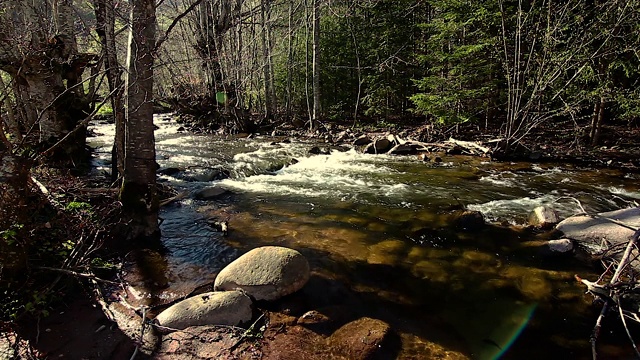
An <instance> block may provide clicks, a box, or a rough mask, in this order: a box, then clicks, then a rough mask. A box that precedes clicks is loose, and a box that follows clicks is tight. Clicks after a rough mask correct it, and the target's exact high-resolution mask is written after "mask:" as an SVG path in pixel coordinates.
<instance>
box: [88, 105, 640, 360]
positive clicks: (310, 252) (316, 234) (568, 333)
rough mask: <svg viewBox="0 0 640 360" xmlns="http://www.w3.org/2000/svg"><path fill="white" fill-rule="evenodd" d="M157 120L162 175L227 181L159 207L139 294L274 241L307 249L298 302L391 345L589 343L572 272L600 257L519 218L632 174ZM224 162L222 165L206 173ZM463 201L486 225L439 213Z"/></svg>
mask: <svg viewBox="0 0 640 360" xmlns="http://www.w3.org/2000/svg"><path fill="white" fill-rule="evenodd" d="M155 123H156V125H157V126H158V129H157V130H156V134H155V135H156V148H157V161H158V163H159V164H160V166H161V168H170V167H176V168H182V169H184V171H182V172H180V173H179V174H178V175H174V176H166V175H162V176H160V177H159V181H160V182H165V183H167V184H170V185H171V186H173V187H175V188H176V189H177V190H178V191H185V192H189V193H193V192H195V191H197V190H199V189H202V188H204V187H210V186H219V187H222V188H224V189H226V190H228V191H229V192H228V193H227V194H226V195H223V196H221V197H220V198H217V199H215V200H210V201H203V200H194V199H193V197H190V196H188V197H186V198H184V199H182V200H180V201H178V202H176V203H173V204H171V205H168V206H165V207H163V208H162V210H161V214H160V217H161V218H162V220H163V222H162V224H161V230H162V240H163V243H164V245H165V246H166V247H167V249H168V254H167V255H166V256H164V258H163V259H162V262H163V264H164V265H163V272H165V273H166V274H165V276H166V279H167V280H166V284H164V286H162V288H159V289H156V290H154V291H155V292H156V293H154V294H148V295H149V296H150V297H152V298H154V299H165V300H166V299H173V298H176V297H178V296H183V295H184V294H185V293H188V292H189V291H190V289H193V288H194V287H196V286H198V285H201V284H204V283H207V282H210V281H212V280H213V279H214V278H215V275H216V274H217V272H218V271H219V270H220V269H221V268H222V267H223V266H224V265H226V264H227V263H229V262H230V261H232V260H233V259H235V258H236V257H237V256H238V255H239V254H242V253H244V252H246V251H247V250H249V249H252V248H255V247H258V246H262V245H281V246H287V247H291V248H295V249H297V250H299V251H300V252H301V253H303V254H304V255H305V256H306V257H307V259H308V260H309V262H310V264H311V269H312V279H311V281H310V282H309V284H308V285H307V286H306V287H305V289H303V292H304V293H305V294H307V298H313V301H309V303H308V304H307V305H308V306H310V307H311V308H308V309H306V310H313V309H314V308H317V307H328V306H344V307H347V308H349V309H352V310H351V311H353V312H355V313H357V314H358V315H359V316H369V317H373V318H379V319H381V320H384V321H386V322H388V323H389V324H390V325H391V326H392V328H393V329H394V330H395V331H396V332H397V333H398V335H399V337H400V340H401V344H402V345H401V350H400V352H399V354H398V358H399V359H423V358H429V354H434V353H435V352H434V351H436V350H435V349H442V348H444V349H447V350H450V351H456V352H460V353H463V354H465V355H467V356H469V357H470V358H474V359H495V358H498V357H501V358H505V359H539V358H543V357H548V358H565V359H566V358H571V359H578V358H585V359H587V358H590V356H591V350H590V345H589V336H590V332H591V329H592V327H593V324H594V322H595V319H596V317H597V313H598V311H599V307H598V306H594V305H593V304H592V298H591V296H589V295H585V294H584V289H583V288H582V287H581V286H580V284H579V283H577V282H576V281H575V279H574V274H579V275H580V276H581V277H584V278H589V279H592V280H595V279H596V278H597V277H598V273H597V271H598V269H597V268H596V267H593V266H590V265H588V264H587V263H586V262H585V261H579V260H578V259H576V258H574V257H559V258H553V257H551V258H549V257H545V256H541V255H540V254H539V253H538V252H537V251H535V247H533V246H532V244H536V243H535V241H539V240H541V239H544V238H545V236H546V234H544V233H539V232H535V231H528V230H525V229H523V228H522V227H521V226H520V225H523V224H525V223H526V218H527V215H528V214H529V212H530V211H531V210H532V209H533V208H534V207H536V206H539V205H550V206H552V207H553V208H555V209H556V210H557V211H558V212H559V213H560V215H561V216H562V217H567V216H570V215H572V214H576V213H578V212H579V211H580V208H579V206H578V204H577V202H576V201H575V200H576V199H577V200H579V201H580V202H581V204H582V206H584V208H585V209H587V210H588V211H590V212H600V211H608V210H613V209H618V208H621V207H627V206H630V205H632V204H634V202H637V201H638V199H640V188H639V185H638V183H639V181H638V180H639V179H640V176H638V175H637V174H626V173H623V172H621V171H619V170H607V169H598V170H594V169H582V168H579V167H575V166H571V165H564V164H544V163H536V164H531V163H500V162H491V161H488V160H487V159H482V158H477V157H465V156H455V157H454V156H444V157H443V161H442V162H440V163H435V162H423V161H421V160H419V159H418V158H416V157H414V156H386V155H364V154H360V153H358V152H356V151H355V150H345V149H342V150H339V149H334V150H333V151H331V153H330V154H327V155H310V154H309V149H310V148H311V147H312V146H314V145H316V144H313V143H309V142H302V141H296V140H293V141H291V142H283V141H282V140H284V139H273V138H269V137H260V136H257V137H256V138H253V139H239V138H238V139H221V138H219V137H215V136H212V135H192V134H186V133H180V132H178V131H177V129H178V127H179V125H178V124H176V123H175V122H174V121H173V120H172V118H171V115H158V116H157V117H156V119H155ZM92 129H93V130H94V132H95V133H96V135H97V136H94V137H91V138H90V142H91V145H92V146H94V147H95V148H96V158H95V164H94V165H95V166H96V169H97V171H107V170H108V168H109V165H108V159H109V155H108V150H109V149H110V145H109V144H110V143H111V142H112V139H113V125H108V124H102V125H95V126H93V127H92ZM274 142H275V143H274ZM292 159H295V160H297V162H296V163H294V164H291V165H288V166H285V167H283V168H281V166H282V165H284V164H290V163H292V161H291V160H292ZM220 169H225V170H226V171H228V172H229V173H230V175H231V176H230V177H229V178H227V179H223V180H210V179H211V178H212V174H216V173H217V172H219V170H220ZM460 204H463V205H465V206H467V207H468V208H470V209H473V210H478V211H480V212H482V213H483V215H484V216H485V219H486V220H487V222H488V223H489V224H490V225H489V226H487V227H486V228H485V229H482V230H478V231H465V230H464V229H458V228H455V227H453V226H452V224H451V223H450V222H451V216H450V213H451V211H452V209H455V208H456V207H459V206H460ZM211 217H215V218H217V219H220V220H228V221H229V228H230V232H229V235H228V236H223V235H222V234H221V233H218V232H215V231H213V230H212V229H211V228H210V227H208V226H207V225H206V223H205V220H206V219H208V218H211ZM610 325H611V328H608V329H607V330H611V331H607V332H605V333H603V334H602V338H601V344H602V345H601V347H602V348H603V350H601V351H604V353H603V354H604V355H603V356H607V357H608V358H613V357H616V356H621V357H624V356H626V355H627V354H629V353H630V352H629V351H630V349H629V348H628V346H627V344H626V342H625V341H626V340H625V341H620V340H618V338H624V339H626V335H624V333H623V332H622V329H620V328H619V327H617V326H615V324H610ZM624 339H623V340H624Z"/></svg>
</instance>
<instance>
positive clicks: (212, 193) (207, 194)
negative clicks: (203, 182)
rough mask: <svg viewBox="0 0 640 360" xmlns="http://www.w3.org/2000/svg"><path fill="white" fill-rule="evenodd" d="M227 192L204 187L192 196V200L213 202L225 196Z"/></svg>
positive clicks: (219, 188)
mask: <svg viewBox="0 0 640 360" xmlns="http://www.w3.org/2000/svg"><path fill="white" fill-rule="evenodd" d="M228 192H229V191H228V190H227V189H223V188H221V187H219V186H211V187H206V188H204V189H200V190H198V191H196V192H195V193H194V194H193V198H194V199H197V200H213V199H216V198H218V197H220V196H222V195H225V194H227V193H228Z"/></svg>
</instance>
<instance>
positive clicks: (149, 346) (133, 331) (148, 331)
mask: <svg viewBox="0 0 640 360" xmlns="http://www.w3.org/2000/svg"><path fill="white" fill-rule="evenodd" d="M108 309H109V312H110V313H111V315H112V316H113V319H114V320H115V322H116V323H117V324H118V328H119V329H120V330H121V331H122V332H123V333H124V334H125V335H127V337H128V338H129V339H131V340H133V341H135V342H136V343H139V342H140V334H141V329H142V318H141V317H140V316H138V315H137V314H136V313H135V312H134V311H133V310H131V309H130V308H128V307H125V306H124V305H122V304H120V303H118V302H114V303H111V304H109V305H108ZM159 342H160V336H158V333H157V332H156V331H155V330H154V328H152V327H149V326H148V325H145V331H144V335H143V336H142V342H141V343H139V345H138V346H139V348H138V350H139V351H140V352H141V353H143V354H145V355H151V354H152V353H153V351H154V350H155V349H156V348H157V347H158V344H159Z"/></svg>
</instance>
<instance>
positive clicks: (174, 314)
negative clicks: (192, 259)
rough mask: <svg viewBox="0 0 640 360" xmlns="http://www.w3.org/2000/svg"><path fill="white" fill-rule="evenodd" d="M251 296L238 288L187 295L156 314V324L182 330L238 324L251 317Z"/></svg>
mask: <svg viewBox="0 0 640 360" xmlns="http://www.w3.org/2000/svg"><path fill="white" fill-rule="evenodd" d="M251 304H252V302H251V299H250V298H249V297H248V296H247V295H245V294H244V293H242V292H241V291H225V292H209V293H204V294H200V295H196V296H193V297H190V298H188V299H185V300H182V301H180V302H179V303H177V304H175V305H173V306H171V307H169V308H168V309H166V310H165V311H163V312H161V313H160V315H158V316H157V317H156V320H157V322H158V324H159V325H161V326H166V327H168V328H173V329H180V330H183V329H185V328H187V327H190V326H201V325H233V326H235V325H239V324H240V323H243V322H247V321H249V320H251V315H252V310H251Z"/></svg>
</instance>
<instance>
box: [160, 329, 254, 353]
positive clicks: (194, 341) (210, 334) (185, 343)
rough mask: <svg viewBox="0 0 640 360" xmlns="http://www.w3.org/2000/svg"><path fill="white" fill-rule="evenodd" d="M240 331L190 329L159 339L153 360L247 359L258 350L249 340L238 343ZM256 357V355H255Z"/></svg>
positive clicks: (240, 340)
mask: <svg viewBox="0 0 640 360" xmlns="http://www.w3.org/2000/svg"><path fill="white" fill-rule="evenodd" d="M241 335H242V333H241V331H240V330H236V329H229V328H224V327H216V326H192V327H188V328H186V329H184V331H176V332H173V333H171V334H168V335H165V336H164V337H163V338H162V343H161V344H160V346H159V348H158V350H157V351H156V353H155V355H154V357H153V358H154V359H156V360H174V359H175V360H182V359H218V360H222V359H239V358H240V359H251V358H253V357H252V356H251V355H259V354H260V350H259V349H258V348H257V347H256V346H257V345H256V343H255V342H252V341H242V337H241ZM256 357H257V358H260V357H259V356H256Z"/></svg>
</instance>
